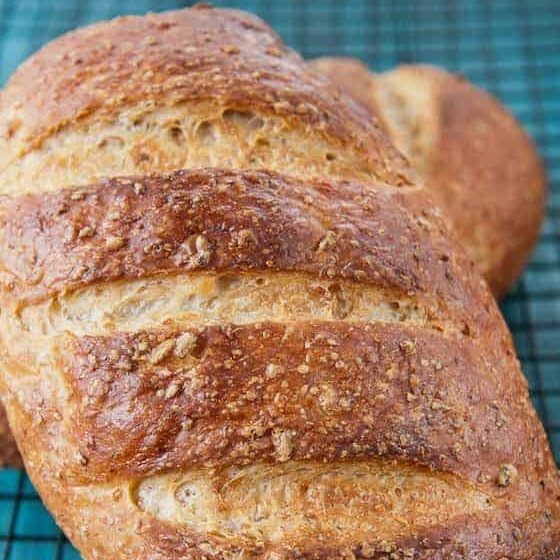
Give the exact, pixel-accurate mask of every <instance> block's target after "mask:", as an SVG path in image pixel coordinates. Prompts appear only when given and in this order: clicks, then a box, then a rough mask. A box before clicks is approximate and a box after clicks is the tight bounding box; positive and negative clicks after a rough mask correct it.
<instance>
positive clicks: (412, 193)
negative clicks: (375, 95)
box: [0, 8, 560, 560]
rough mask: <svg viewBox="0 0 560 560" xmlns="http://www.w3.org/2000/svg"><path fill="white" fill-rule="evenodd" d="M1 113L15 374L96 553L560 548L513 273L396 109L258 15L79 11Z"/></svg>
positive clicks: (8, 390)
mask: <svg viewBox="0 0 560 560" xmlns="http://www.w3.org/2000/svg"><path fill="white" fill-rule="evenodd" d="M0 122H1V123H2V126H3V130H4V132H3V135H2V138H3V140H2V146H1V147H2V149H1V150H0V153H2V154H3V157H4V158H5V159H4V161H3V164H2V166H1V173H0V184H1V185H2V186H1V189H2V192H3V193H4V194H3V198H2V200H1V203H0V232H1V233H0V262H1V268H0V272H1V277H0V280H1V284H0V286H1V292H0V294H1V299H2V301H1V305H0V309H1V312H2V320H1V321H0V335H1V337H2V360H1V364H0V366H1V367H0V372H1V380H2V383H1V388H2V393H3V399H4V403H5V405H6V408H7V411H8V416H9V419H10V423H11V425H12V427H13V429H14V433H15V436H16V438H17V441H18V444H19V445H20V448H21V450H22V454H23V457H24V459H25V463H26V467H27V469H28V471H29V474H30V476H31V478H32V480H33V482H34V484H35V485H36V487H37V489H38V490H39V492H40V494H41V496H42V498H43V500H44V501H45V503H46V505H47V507H48V508H49V509H50V510H51V511H52V512H53V514H54V515H55V517H56V519H57V521H58V523H59V524H60V526H61V527H62V528H63V529H64V531H65V532H66V534H67V535H68V537H69V538H70V539H71V541H72V542H73V543H74V544H75V545H76V546H77V547H78V549H79V550H80V552H81V553H82V555H83V557H84V558H85V559H86V560H90V559H91V560H92V559H101V558H103V559H111V560H119V559H127V560H131V559H150V560H152V559H153V560H155V559H157V560H164V559H169V560H171V559H179V558H183V559H186V558H196V559H203V558H204V559H210V558H214V559H220V558H222V559H225V558H267V559H269V560H272V559H279V558H286V559H287V558H301V559H303V558H309V559H310V558H325V559H326V558H329V559H331V558H352V557H356V558H388V557H390V558H394V559H397V558H403V559H405V558H459V557H462V558H480V559H498V558H505V557H509V558H516V559H529V558H542V559H545V558H550V559H552V558H554V557H555V556H556V555H557V554H558V552H559V550H560V515H559V513H560V509H559V501H558V499H559V497H560V491H559V481H558V474H557V471H556V467H555V465H554V462H553V459H552V456H551V453H550V450H549V447H548V444H547V441H546V438H545V435H544V433H543V430H542V427H541V425H540V423H539V420H538V418H537V416H536V414H535V412H534V410H533V409H532V407H531V404H530V401H529V398H528V393H527V387H526V383H525V381H524V379H523V377H522V375H521V373H520V370H519V366H518V363H517V360H516V358H515V354H514V351H513V347H512V342H511V338H510V336H509V333H508V331H507V329H506V327H505V325H504V323H503V321H502V319H501V317H500V315H499V313H498V311H497V308H496V305H495V303H494V300H493V298H492V297H491V295H490V293H489V292H488V290H487V288H486V286H485V284H484V282H483V281H482V280H481V279H480V278H479V277H478V275H477V274H476V272H474V271H473V270H472V267H471V265H470V264H469V261H468V260H467V259H466V258H465V257H464V256H463V253H462V252H461V250H458V249H457V248H456V247H455V245H454V243H453V241H452V240H451V239H450V236H449V235H448V232H447V229H446V227H445V225H444V223H443V220H442V218H441V217H440V216H439V212H438V210H437V209H435V207H434V205H433V204H432V203H431V202H430V201H429V199H428V197H427V196H426V193H425V191H424V189H423V188H421V187H418V186H415V184H414V173H413V172H412V171H411V170H410V169H409V168H408V166H407V164H406V162H405V161H404V160H403V159H402V158H400V156H399V155H398V154H397V153H396V152H395V151H394V150H393V149H392V148H391V146H390V144H389V143H388V141H387V140H386V139H385V137H384V136H383V134H382V133H380V131H379V129H378V128H377V127H376V126H375V125H374V123H373V122H371V121H370V120H369V119H364V114H363V112H362V111H361V109H360V108H359V107H358V106H357V105H355V104H353V103H352V102H351V101H350V100H347V99H346V98H345V96H344V95H340V96H338V95H336V94H334V93H333V92H332V91H331V89H330V88H329V87H328V86H326V85H325V84H324V83H323V82H322V81H321V79H320V78H318V77H316V76H314V75H312V74H311V73H309V72H308V71H307V70H306V67H305V64H304V63H303V61H302V60H301V59H300V58H299V57H298V56H297V55H295V54H294V53H292V52H290V51H289V50H287V49H286V48H285V47H284V46H283V45H282V43H281V42H280V41H279V39H278V38H277V37H276V36H275V35H274V34H273V33H272V32H271V31H270V29H269V28H268V27H267V26H266V25H264V24H263V23H262V22H261V21H260V20H258V19H255V18H254V17H251V16H248V15H246V14H243V13H240V12H235V11H223V10H214V9H210V8H197V9H189V10H184V11H179V12H170V13H166V14H160V15H150V16H146V17H127V18H121V19H118V20H115V21H113V22H110V23H102V24H98V25H95V26H93V27H90V28H88V29H85V30H81V31H77V32H75V33H72V34H70V35H67V36H65V37H63V38H61V39H59V40H57V41H55V42H53V43H51V44H50V45H48V46H47V47H46V48H44V49H43V50H42V51H40V52H39V53H38V54H36V55H35V56H34V57H33V58H32V59H31V60H30V61H28V62H27V63H26V64H24V65H23V67H22V68H21V69H20V70H18V72H17V73H16V74H15V76H14V77H13V78H12V79H11V81H10V82H9V83H8V85H7V87H6V89H5V91H4V92H3V93H2V98H1V107H0ZM6 154H9V155H6ZM209 166H211V167H209ZM181 168H185V169H181ZM76 185H77V186H76Z"/></svg>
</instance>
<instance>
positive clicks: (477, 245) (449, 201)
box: [312, 58, 546, 298]
mask: <svg viewBox="0 0 560 560" xmlns="http://www.w3.org/2000/svg"><path fill="white" fill-rule="evenodd" d="M312 66H313V67H314V68H315V69H317V70H318V71H319V72H320V73H322V74H324V75H326V76H328V77H329V79H331V81H332V82H333V83H335V84H336V85H337V86H339V87H340V88H341V89H342V90H343V91H345V92H346V93H348V94H349V95H351V96H352V97H353V98H354V99H355V100H356V101H358V102H359V103H361V104H362V105H363V106H364V107H366V108H367V109H368V110H369V111H370V112H371V113H372V114H373V115H375V117H376V118H377V119H379V121H380V122H381V123H382V124H383V125H384V127H385V129H386V131H387V132H388V134H389V136H390V137H391V139H392V140H393V141H394V142H395V145H396V146H397V147H398V148H399V149H400V150H401V151H402V152H403V153H404V154H405V155H406V156H407V157H408V158H410V160H411V162H412V163H413V164H414V165H415V167H416V168H417V170H418V171H419V172H420V174H421V175H422V176H423V178H424V180H425V181H426V184H427V186H428V187H429V188H430V189H431V192H432V195H433V196H434V198H435V199H436V201H437V202H438V203H439V204H440V205H441V208H442V209H443V211H444V213H445V215H446V216H447V217H448V219H449V221H450V224H451V225H452V227H453V229H454V230H455V233H456V234H457V237H458V238H459V240H460V241H461V243H462V244H463V246H464V247H465V249H466V250H467V253H468V254H469V255H470V256H471V258H472V259H473V260H474V261H475V262H476V263H477V264H478V266H479V267H480V270H481V271H482V273H483V276H484V277H485V278H486V280H487V282H488V284H489V285H490V288H491V290H492V292H493V293H494V295H495V296H496V297H498V298H499V297H501V296H503V295H504V294H505V293H506V292H507V290H508V289H509V288H510V286H511V284H512V283H513V282H514V280H515V279H516V278H517V277H518V276H519V274H520V273H521V270H522V269H523V266H524V265H525V263H526V261H527V258H528V255H529V253H530V251H531V249H532V248H533V247H534V245H535V242H536V240H537V236H538V232H539V227H540V224H541V222H542V219H543V215H544V199H545V190H546V178H545V176H544V171H543V168H542V165H541V162H540V160H539V157H538V155H537V153H536V151H535V147H534V146H533V144H532V142H531V140H530V139H529V138H528V137H527V135H526V134H525V133H524V132H523V130H522V129H521V127H520V125H519V123H517V122H516V121H515V120H514V118H513V117H512V116H511V115H510V114H509V113H508V112H507V111H506V110H505V109H504V107H503V106H501V105H500V104H499V103H498V102H497V101H496V100H494V99H493V98H492V97H490V95H488V94H487V93H486V92H484V91H482V90H480V89H477V88H475V87H474V86H473V85H471V84H470V83H469V82H467V81H466V80H464V79H462V78H460V77H458V76H454V75H452V74H449V73H447V72H445V71H443V70H439V69H436V68H432V67H429V66H421V65H410V66H399V67H398V68H396V69H395V70H391V71H389V72H385V73H383V74H376V75H374V74H371V73H370V72H369V70H368V69H367V68H366V67H365V66H364V65H362V64H361V63H360V62H358V61H355V60H352V59H344V58H340V59H337V58H326V59H318V60H316V61H312Z"/></svg>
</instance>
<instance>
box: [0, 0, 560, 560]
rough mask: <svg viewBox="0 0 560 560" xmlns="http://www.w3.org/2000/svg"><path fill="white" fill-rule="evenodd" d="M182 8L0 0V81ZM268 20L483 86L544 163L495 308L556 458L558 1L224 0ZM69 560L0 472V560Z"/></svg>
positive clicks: (294, 40)
mask: <svg viewBox="0 0 560 560" xmlns="http://www.w3.org/2000/svg"><path fill="white" fill-rule="evenodd" d="M187 4H188V3H182V2H176V1H172V0H163V1H160V2H156V1H152V2H150V1H149V0H134V1H131V0H124V1H122V0H121V1H110V0H92V1H79V0H69V1H64V0H58V1H45V0H21V1H14V0H0V84H3V83H4V82H5V80H6V79H7V78H8V77H9V75H10V74H11V73H12V72H13V70H14V69H15V68H16V66H17V65H18V64H19V63H20V62H21V61H22V60H23V59H24V58H25V57H27V56H28V55H30V54H31V53H32V52H33V51H35V50H36V49H37V48H39V47H40V46H41V45H43V44H44V43H45V42H46V41H48V40H50V39H52V38H54V37H56V36H57V35H59V34H60V33H63V32H64V31H67V30H69V29H72V28H74V27H76V26H80V25H85V24H87V23H91V22H94V21H97V20H100V19H107V18H110V17H113V16H116V15H120V14H128V13H144V12H146V11H150V10H151V11H159V10H165V9H171V8H176V7H181V6H183V5H187ZM214 5H217V6H229V7H240V8H244V9H248V10H250V11H253V12H255V13H257V14H259V15H260V16H261V17H263V18H264V19H266V20H267V21H268V22H269V23H270V24H271V25H272V26H273V27H274V28H275V29H276V31H277V32H278V33H279V34H280V35H281V36H282V37H283V38H284V40H285V41H286V42H287V43H288V44H290V45H291V46H293V47H294V48H296V49H297V50H299V51H300V52H301V53H302V54H303V55H304V56H306V57H314V56H320V55H335V54H338V55H349V56H356V57H359V58H361V59H362V60H364V61H365V62H366V63H367V64H368V65H369V66H370V67H371V68H373V69H376V70H383V69H387V68H390V67H392V66H394V65H395V64H398V63H399V62H429V63H433V64H439V65H442V66H444V67H446V68H449V69H451V70H454V71H457V72H461V73H463V74H465V75H466V76H467V77H468V78H469V79H471V80H472V81H474V82H475V83H476V84H479V85H480V86H483V87H485V88H487V89H489V90H490V91H491V92H492V93H493V94H494V95H496V96H497V97H498V98H499V99H500V100H501V101H502V102H504V103H505V104H506V105H507V106H508V107H509V109H510V110H511V111H512V112H513V113H514V114H515V115H516V116H517V117H518V118H519V119H520V120H521V122H522V123H523V124H524V126H525V128H526V129H527V131H528V132H529V133H530V134H531V135H532V137H533V138H534V140H535V141H536V143H537V145H538V147H539V151H540V153H541V155H542V156H543V158H544V160H545V163H546V168H547V173H548V177H549V183H550V197H549V203H548V210H547V217H546V221H545V223H544V226H543V229H542V232H541V237H540V242H539V245H538V247H537V249H536V251H535V252H534V254H533V257H532V260H531V263H530V264H529V266H528V268H527V270H526V272H525V274H524V275H523V277H522V278H521V280H520V281H519V282H518V283H517V284H516V286H515V287H514V288H513V289H512V291H511V293H510V294H509V295H508V297H507V298H506V300H505V301H504V302H503V303H502V306H501V307H502V310H503V312H504V315H505V317H506V319H507V321H508V324H509V326H510V328H511V330H512V332H513V335H514V338H515V342H516V346H517V350H518V353H519V357H520V360H521V362H522V366H523V370H524V372H525V375H526V376H527V379H528V381H529V385H530V388H531V395H532V397H533V401H534V404H535V407H536V409H537V411H538V413H539V415H540V417H541V418H542V420H543V422H544V424H545V426H546V428H547V432H548V435H549V437H550V440H551V443H552V446H553V448H554V452H555V455H556V458H557V460H560V88H559V85H560V73H559V70H560V2H558V1H557V0H535V1H532V2H531V1H529V0H526V1H516V0H493V1H487V2H485V1H482V0H478V1H477V0H474V1H470V0H469V1H455V2H454V1H451V0H447V1H444V0H425V1H414V0H410V1H405V0H389V1H386V0H378V1H366V0H361V1H360V0H350V1H346V2H342V1H337V0H332V1H323V2H319V1H313V0H308V1H304V0H299V1H295V0H293V1H288V0H284V1H277V2H274V1H265V0H263V1H257V0H252V1H249V0H247V1H237V2H233V1H229V2H216V1H215V2H214ZM55 558H56V559H66V560H68V559H71V558H73V559H77V558H79V555H78V554H77V553H76V552H75V551H74V550H73V549H72V547H71V546H70V544H69V543H68V542H67V541H66V540H65V539H64V537H63V536H62V535H61V534H60V532H59V531H58V529H57V528H56V525H55V524H54V523H53V521H52V519H51V518H50V516H49V515H48V513H47V512H46V511H45V510H44V508H43V507H42V505H41V503H40V501H39V499H38V498H37V496H36V494H35V492H34V490H33V488H32V487H31V485H30V484H29V482H28V480H27V478H26V476H25V475H24V474H22V473H20V472H17V471H9V470H5V471H1V470H0V559H1V560H8V559H10V560H22V559H25V560H28V559H29V560H50V559H55Z"/></svg>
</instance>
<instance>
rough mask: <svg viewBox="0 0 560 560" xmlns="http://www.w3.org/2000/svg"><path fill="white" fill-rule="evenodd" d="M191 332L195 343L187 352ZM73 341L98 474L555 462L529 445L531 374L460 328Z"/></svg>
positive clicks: (211, 330)
mask: <svg viewBox="0 0 560 560" xmlns="http://www.w3.org/2000/svg"><path fill="white" fill-rule="evenodd" d="M185 333H187V336H188V337H189V339H191V337H192V350H191V351H190V352H189V353H188V354H187V356H186V357H184V358H180V357H178V356H177V352H176V348H177V345H178V344H179V343H180V341H181V339H183V340H184V336H185ZM69 352H70V356H69V357H68V358H67V360H68V365H67V366H65V368H66V375H67V382H68V383H69V386H70V392H71V394H72V395H73V402H72V406H73V407H74V406H75V407H76V409H75V413H74V414H75V417H74V418H73V420H72V422H73V423H75V429H73V430H72V433H73V437H74V438H75V442H74V443H73V445H74V446H76V447H77V448H79V449H80V457H81V460H82V462H83V463H85V464H86V465H87V469H80V467H79V466H78V469H79V470H84V475H83V476H85V477H90V478H91V479H92V480H96V479H106V480H111V479H114V478H115V476H122V477H130V476H138V475H143V474H150V473H153V472H158V471H161V470H162V469H163V470H165V469H181V468H186V467H193V466H197V465H207V466H222V467H223V466H225V465H228V464H246V463H254V462H259V461H274V460H279V461H287V460H288V459H290V460H308V459H315V460H321V461H335V460H340V459H364V458H368V457H376V456H377V457H386V458H389V459H399V460H402V461H411V462H413V463H415V464H418V465H421V466H425V467H429V468H430V469H433V470H440V471H446V472H453V473H456V474H459V475H462V476H463V477H466V478H469V479H471V480H472V481H473V482H476V481H477V480H496V479H497V477H498V469H499V466H500V465H502V464H505V463H508V462H513V463H515V464H516V465H523V468H528V469H533V468H534V469H537V470H538V471H540V470H542V469H543V468H544V469H546V467H547V466H548V465H547V464H546V461H544V458H543V457H542V456H541V455H540V451H539V450H537V449H533V448H528V449H526V448H525V447H524V446H523V445H522V442H523V441H524V439H525V434H526V433H527V431H529V432H535V433H538V429H537V428H536V426H537V425H538V423H537V422H536V419H535V418H534V416H533V415H532V414H531V412H530V407H529V403H528V402H527V399H526V398H525V395H524V392H525V391H524V386H523V383H522V382H521V379H520V378H508V377H506V378H504V377H500V373H499V370H498V368H499V365H498V364H488V363H486V364H483V363H481V362H480V358H478V357H477V352H476V346H473V343H472V342H470V341H469V340H468V339H467V338H466V337H465V336H463V335H454V336H449V337H442V336H441V334H440V333H437V332H435V333H434V332H432V331H423V330H420V329H418V328H417V327H412V328H411V327H403V326H398V325H384V324H371V325H365V324H360V323H357V324H347V323H344V322H337V323H332V322H324V323H322V322H319V323H312V322H310V323H304V322H300V323H298V325H297V328H294V327H293V326H290V325H288V326H284V325H277V324H274V323H268V324H257V325H248V326H243V327H239V326H235V325H231V326H225V327H208V328H206V329H199V330H196V331H179V332H177V333H175V332H173V331H172V332H165V331H163V332H157V331H155V332H141V333H136V334H134V335H113V336H111V337H85V338H82V339H80V340H76V341H73V342H71V343H70V349H69ZM155 365H157V368H156V370H157V371H156V374H155V375H154V366H155ZM485 367H486V368H488V371H487V375H486V376H485V377H484V378H480V376H479V375H477V373H478V372H479V371H480V370H482V369H483V368H485ZM123 372H124V373H126V375H124V374H123ZM514 395H515V396H516V397H514ZM123 410H130V411H132V412H131V413H129V414H127V415H125V414H124V413H123ZM528 419H530V422H529V423H527V420H528ZM531 423H533V424H534V427H531V426H530V424H531ZM276 436H278V437H280V436H282V437H284V436H285V440H286V441H285V449H283V448H282V447H281V446H279V445H278V441H277V437H276ZM512 450H513V454H512Z"/></svg>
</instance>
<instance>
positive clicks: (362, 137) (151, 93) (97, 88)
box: [0, 7, 412, 184]
mask: <svg viewBox="0 0 560 560" xmlns="http://www.w3.org/2000/svg"><path fill="white" fill-rule="evenodd" d="M256 45H258V48H255V46H256ZM53 60H54V61H56V65H55V66H54V67H53ZM338 97H339V95H336V94H334V93H333V92H332V91H330V90H329V89H328V88H326V87H325V83H324V81H323V80H322V79H320V78H319V77H317V76H315V75H313V74H312V73H310V72H307V71H306V68H305V66H304V65H303V64H302V63H301V59H300V57H299V56H298V55H297V54H295V53H294V52H293V51H290V50H289V49H287V48H286V47H285V46H284V45H283V44H282V43H281V41H280V40H279V39H278V37H277V36H276V35H275V34H274V33H272V31H271V30H270V28H269V27H268V26H266V25H265V24H264V23H263V22H261V21H260V20H258V19H256V18H255V17H252V16H249V15H248V14H244V13H242V12H237V11H234V10H214V9H210V8H202V7H201V8H198V9H194V10H190V11H189V10H182V11H177V12H168V13H163V14H158V15H148V16H146V17H134V16H130V17H123V18H118V19H116V20H113V21H111V22H102V23H99V24H96V25H93V26H91V27H88V28H85V29H82V30H78V31H75V32H72V33H69V34H67V35H64V36H62V37H61V38H59V39H57V40H56V41H53V42H51V43H49V44H48V45H47V46H46V47H44V48H43V49H41V50H40V51H39V52H38V53H37V54H36V55H34V56H33V57H31V58H30V59H29V60H28V61H27V62H26V63H24V64H23V65H22V66H21V68H20V69H19V70H18V71H17V72H16V73H15V74H14V76H13V77H12V78H11V79H10V81H9V82H8V84H7V86H6V88H5V89H4V91H3V92H2V96H1V97H0V127H1V129H0V142H1V144H0V146H1V147H2V153H3V156H0V158H1V159H0V169H1V168H2V167H7V166H9V165H11V164H12V163H13V162H14V160H17V159H19V158H21V157H22V156H23V155H24V154H25V153H27V152H29V151H32V150H33V149H36V148H39V147H40V146H41V144H42V143H44V141H45V140H46V139H47V138H49V137H50V136H52V135H54V134H56V133H57V132H59V131H60V130H61V129H63V128H64V127H71V128H72V127H74V126H76V125H77V124H78V123H80V122H83V121H84V120H86V119H87V118H88V117H94V118H95V120H96V121H97V122H103V121H107V120H110V119H112V118H114V117H115V116H118V115H119V113H120V112H121V111H122V110H123V109H125V108H130V107H134V106H135V105H136V104H138V103H139V102H140V103H141V104H142V106H143V107H145V108H148V107H154V106H157V107H159V108H162V107H173V106H176V105H179V104H181V103H189V102H193V101H195V102H197V103H202V102H212V103H214V104H218V105H219V106H221V107H225V108H227V107H231V108H235V109H236V110H238V111H244V110H247V111H255V112H257V113H258V114H260V115H276V116H279V117H282V118H284V119H285V120H286V121H296V122H297V123H298V125H300V126H301V125H304V126H305V128H306V130H307V131H308V134H311V133H313V134H320V135H323V136H325V137H328V138H331V139H334V140H336V142H337V143H338V144H339V145H341V146H351V147H352V148H353V149H355V150H356V151H357V152H358V153H360V155H361V156H362V157H363V160H364V163H363V165H364V167H367V169H368V171H369V172H371V173H372V174H374V175H376V176H377V177H378V178H380V179H382V180H386V181H387V182H399V183H405V184H406V183H408V184H410V182H411V176H412V175H411V171H410V169H409V168H408V166H407V164H406V162H405V161H404V159H403V158H402V157H401V156H400V155H399V154H398V153H397V152H396V150H394V149H393V148H392V146H391V144H390V143H389V142H388V141H387V139H386V137H385V135H384V134H382V133H380V131H379V128H378V127H377V125H376V124H375V123H372V122H369V121H368V119H366V118H364V116H365V114H364V113H363V111H362V110H361V109H360V108H359V107H358V106H353V107H351V106H350V105H349V104H346V103H338V99H337V98H338ZM70 159H71V157H70Z"/></svg>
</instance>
